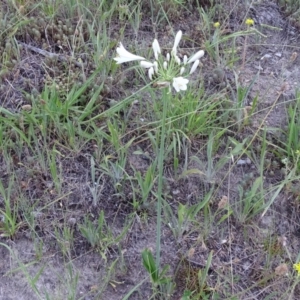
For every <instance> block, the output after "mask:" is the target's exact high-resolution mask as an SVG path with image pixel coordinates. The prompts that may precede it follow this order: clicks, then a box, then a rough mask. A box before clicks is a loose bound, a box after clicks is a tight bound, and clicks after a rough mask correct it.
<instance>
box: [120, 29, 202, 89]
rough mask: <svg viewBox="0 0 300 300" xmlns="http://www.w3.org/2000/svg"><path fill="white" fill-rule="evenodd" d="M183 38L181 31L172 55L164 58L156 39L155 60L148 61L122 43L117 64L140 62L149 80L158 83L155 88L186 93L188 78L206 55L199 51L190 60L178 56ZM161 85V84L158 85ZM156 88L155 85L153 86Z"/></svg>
mask: <svg viewBox="0 0 300 300" xmlns="http://www.w3.org/2000/svg"><path fill="white" fill-rule="evenodd" d="M181 38H182V31H181V30H179V31H178V32H177V34H176V36H175V41H174V45H173V48H172V51H171V55H170V53H169V52H168V53H167V54H166V56H165V57H163V56H162V55H161V54H162V51H161V48H160V46H159V43H158V40H157V39H154V40H153V43H152V49H153V53H154V57H155V60H154V61H148V60H146V59H145V58H144V57H142V56H138V55H135V54H132V53H130V52H129V51H127V50H126V49H125V48H124V46H123V45H122V43H120V44H119V46H118V47H117V54H118V55H117V57H116V58H114V60H115V61H116V62H117V64H121V63H124V62H129V61H135V60H140V66H141V67H143V68H145V69H147V72H148V77H149V79H150V80H151V81H152V80H155V82H156V83H157V84H156V85H155V86H156V87H159V88H163V87H168V88H169V89H170V88H171V86H173V88H174V89H175V91H176V92H180V91H185V90H186V89H187V84H188V83H189V80H188V79H187V78H186V77H188V76H189V75H190V74H192V73H194V72H195V71H196V69H197V68H198V66H199V65H200V58H201V57H202V56H203V55H204V51H203V50H199V51H198V52H196V53H195V54H194V55H192V56H191V57H190V58H189V59H188V57H187V55H184V56H183V58H182V59H180V57H179V56H178V55H177V48H178V45H179V42H180V40H181ZM191 63H193V64H192V67H191V68H190V70H188V64H191ZM158 83H160V84H158ZM153 86H154V85H153Z"/></svg>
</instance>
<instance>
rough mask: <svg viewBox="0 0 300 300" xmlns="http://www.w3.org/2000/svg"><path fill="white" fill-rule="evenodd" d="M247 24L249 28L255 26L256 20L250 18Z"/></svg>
mask: <svg viewBox="0 0 300 300" xmlns="http://www.w3.org/2000/svg"><path fill="white" fill-rule="evenodd" d="M245 24H246V25H248V26H253V25H254V20H253V19H250V18H248V19H247V20H246V21H245Z"/></svg>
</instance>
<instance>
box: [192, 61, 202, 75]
mask: <svg viewBox="0 0 300 300" xmlns="http://www.w3.org/2000/svg"><path fill="white" fill-rule="evenodd" d="M199 64H200V59H197V60H195V62H194V63H193V65H192V68H191V71H190V75H191V74H193V73H194V72H195V71H196V69H197V67H198V66H199Z"/></svg>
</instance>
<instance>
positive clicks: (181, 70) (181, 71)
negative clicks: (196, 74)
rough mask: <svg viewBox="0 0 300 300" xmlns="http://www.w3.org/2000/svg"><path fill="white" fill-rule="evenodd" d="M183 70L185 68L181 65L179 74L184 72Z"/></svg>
mask: <svg viewBox="0 0 300 300" xmlns="http://www.w3.org/2000/svg"><path fill="white" fill-rule="evenodd" d="M184 71H185V68H184V67H181V69H180V75H182V74H183V73H184Z"/></svg>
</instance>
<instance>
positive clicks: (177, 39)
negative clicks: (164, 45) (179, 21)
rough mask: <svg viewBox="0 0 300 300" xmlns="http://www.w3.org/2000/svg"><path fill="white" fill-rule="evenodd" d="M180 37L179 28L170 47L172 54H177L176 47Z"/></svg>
mask: <svg viewBox="0 0 300 300" xmlns="http://www.w3.org/2000/svg"><path fill="white" fill-rule="evenodd" d="M181 37H182V31H181V30H179V31H178V32H177V34H176V36H175V41H174V46H173V48H172V52H171V53H172V54H173V55H174V56H175V55H176V54H177V47H178V44H179V42H180V40H181Z"/></svg>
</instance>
